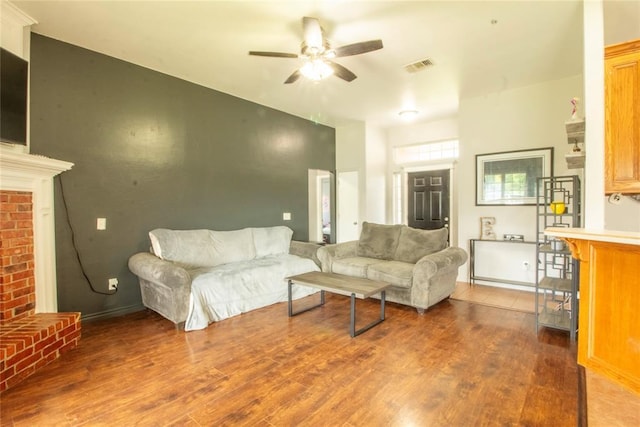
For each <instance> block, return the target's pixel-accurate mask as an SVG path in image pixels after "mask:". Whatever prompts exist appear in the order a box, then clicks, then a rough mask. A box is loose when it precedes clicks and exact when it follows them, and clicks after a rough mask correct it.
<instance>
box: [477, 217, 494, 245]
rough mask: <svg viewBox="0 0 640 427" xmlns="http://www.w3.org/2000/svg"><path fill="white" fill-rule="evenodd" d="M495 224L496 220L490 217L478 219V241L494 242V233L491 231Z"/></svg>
mask: <svg viewBox="0 0 640 427" xmlns="http://www.w3.org/2000/svg"><path fill="white" fill-rule="evenodd" d="M495 223H496V219H495V218H494V217H492V216H483V217H481V218H480V239H482V240H496V232H495V231H493V226H494V225H495Z"/></svg>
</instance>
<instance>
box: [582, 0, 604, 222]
mask: <svg viewBox="0 0 640 427" xmlns="http://www.w3.org/2000/svg"><path fill="white" fill-rule="evenodd" d="M583 16H584V18H583V22H584V23H583V31H584V46H583V49H584V84H585V89H584V91H585V97H584V103H585V104H584V105H585V110H584V111H585V116H584V117H585V126H586V129H585V149H586V154H587V159H586V162H585V169H584V172H585V198H584V199H585V203H584V206H585V207H586V209H585V210H586V212H585V215H584V226H585V227H586V228H593V229H601V228H604V43H603V21H602V2H601V1H600V0H592V1H586V2H584V9H583Z"/></svg>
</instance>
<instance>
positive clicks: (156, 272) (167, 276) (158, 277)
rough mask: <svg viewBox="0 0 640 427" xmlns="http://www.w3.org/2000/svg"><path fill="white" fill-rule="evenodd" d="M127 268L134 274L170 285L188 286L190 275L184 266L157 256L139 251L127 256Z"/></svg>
mask: <svg viewBox="0 0 640 427" xmlns="http://www.w3.org/2000/svg"><path fill="white" fill-rule="evenodd" d="M129 270H131V272H132V273H133V274H135V275H136V276H138V277H140V278H142V279H144V280H147V281H149V282H153V283H162V284H164V285H166V286H170V287H190V286H191V276H190V275H189V273H188V272H187V270H185V269H184V268H182V267H180V266H179V265H176V264H174V263H172V262H170V261H165V260H163V259H160V258H158V257H157V256H155V255H153V254H151V253H148V252H140V253H137V254H135V255H133V256H131V258H129Z"/></svg>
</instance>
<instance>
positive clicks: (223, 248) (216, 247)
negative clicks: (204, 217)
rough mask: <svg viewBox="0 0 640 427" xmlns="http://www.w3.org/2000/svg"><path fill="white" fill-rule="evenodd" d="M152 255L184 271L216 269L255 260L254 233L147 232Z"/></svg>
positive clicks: (157, 230)
mask: <svg viewBox="0 0 640 427" xmlns="http://www.w3.org/2000/svg"><path fill="white" fill-rule="evenodd" d="M149 238H150V239H151V246H152V248H153V252H154V253H155V254H156V256H158V257H159V258H162V259H164V260H167V261H172V262H175V263H177V264H179V265H182V266H184V267H185V268H189V269H191V268H200V267H215V266H216V265H220V264H227V263H229V262H236V261H247V260H251V259H253V258H255V253H256V251H255V247H254V245H253V233H252V232H251V230H249V229H247V228H245V229H243V230H233V231H212V230H168V229H165V228H157V229H155V230H152V231H150V232H149Z"/></svg>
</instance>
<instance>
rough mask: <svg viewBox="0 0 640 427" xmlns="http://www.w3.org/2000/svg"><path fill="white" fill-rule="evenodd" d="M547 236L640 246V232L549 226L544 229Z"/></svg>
mask: <svg viewBox="0 0 640 427" xmlns="http://www.w3.org/2000/svg"><path fill="white" fill-rule="evenodd" d="M544 234H546V235H547V236H555V237H566V238H572V239H582V240H594V241H597V242H611V243H622V244H626V245H636V246H640V232H635V231H615V230H591V229H585V228H564V227H549V228H546V229H545V230H544Z"/></svg>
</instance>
